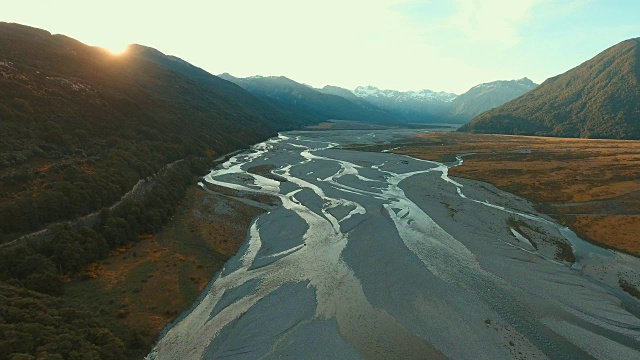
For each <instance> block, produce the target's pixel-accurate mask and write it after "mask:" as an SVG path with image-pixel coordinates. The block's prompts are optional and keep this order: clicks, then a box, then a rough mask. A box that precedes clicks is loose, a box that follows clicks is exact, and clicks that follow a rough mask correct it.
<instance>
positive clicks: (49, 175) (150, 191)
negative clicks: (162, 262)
mask: <svg viewBox="0 0 640 360" xmlns="http://www.w3.org/2000/svg"><path fill="white" fill-rule="evenodd" d="M129 50H130V51H129V52H127V53H124V54H122V55H113V54H111V53H110V52H108V51H106V50H104V49H101V48H96V47H90V46H87V45H84V44H82V43H80V42H78V41H76V40H74V39H71V38H68V37H66V36H62V35H51V34H50V33H48V32H46V31H44V30H39V29H35V28H30V27H27V26H22V25H17V24H7V23H0V297H1V298H2V301H1V302H0V303H2V308H1V309H0V313H2V314H3V315H2V324H3V325H2V326H3V331H2V335H0V354H2V355H0V358H16V359H17V358H24V359H31V358H35V357H34V356H36V355H37V356H38V358H52V359H53V358H56V359H57V358H65V359H73V358H85V359H121V358H123V357H128V358H141V357H142V356H143V355H144V354H146V352H147V351H148V348H149V341H150V339H152V338H153V337H154V336H155V334H140V333H138V332H136V331H132V330H131V329H129V328H127V327H125V326H122V324H120V323H119V322H118V321H116V316H118V317H119V316H121V315H123V314H120V313H117V314H116V313H111V312H109V311H107V310H105V309H100V310H99V311H98V312H96V313H92V312H87V311H85V310H84V308H83V307H82V304H80V305H78V306H76V305H77V304H76V305H74V306H72V307H69V305H68V304H66V302H64V301H62V300H60V298H58V297H59V296H61V295H63V293H64V292H65V288H66V287H65V280H66V281H69V280H72V279H76V278H78V277H79V276H81V275H80V274H84V275H82V276H86V273H85V266H86V265H87V264H88V263H91V262H94V261H96V260H98V259H102V258H105V257H106V256H107V255H108V254H109V252H110V251H113V250H114V249H118V248H120V247H122V246H125V245H126V244H129V243H132V242H136V241H138V240H139V239H141V238H147V237H149V236H150V235H149V234H153V233H156V232H158V231H159V230H161V229H162V228H163V226H164V225H165V224H166V223H167V222H168V221H169V220H170V219H171V218H172V216H173V214H174V211H175V209H176V206H177V204H178V203H179V202H180V201H181V199H183V197H184V194H185V191H186V188H187V187H188V186H190V185H192V184H194V183H195V179H196V177H195V176H196V175H202V174H204V173H205V172H206V171H207V169H208V168H209V167H210V166H212V165H213V159H216V158H218V157H219V156H220V155H222V154H224V153H227V152H230V151H233V150H237V149H240V148H243V147H247V146H249V145H250V144H253V143H256V142H260V141H262V140H265V139H266V138H268V137H271V136H274V135H276V134H277V131H278V130H285V129H291V128H293V127H295V126H297V123H296V122H294V121H292V120H291V119H292V118H291V117H288V116H287V115H286V114H283V113H282V112H280V111H278V110H276V109H275V108H273V107H272V106H270V105H269V104H267V103H265V102H264V101H262V100H260V99H258V98H256V97H255V96H253V95H251V94H249V93H248V92H246V91H245V90H243V89H242V88H240V87H238V86H236V85H234V84H232V83H230V82H227V81H224V80H222V79H219V78H217V77H215V76H213V75H210V74H208V73H206V72H205V71H203V70H201V69H199V68H197V67H195V66H192V65H190V64H188V63H186V62H184V61H182V60H179V59H177V58H175V57H170V56H166V55H164V54H162V53H160V52H158V51H156V50H154V49H150V48H145V47H142V46H133V47H131V48H130V49H129ZM124 315H126V314H124ZM53 329H55V331H54V330H53ZM5 356H6V357H5Z"/></svg>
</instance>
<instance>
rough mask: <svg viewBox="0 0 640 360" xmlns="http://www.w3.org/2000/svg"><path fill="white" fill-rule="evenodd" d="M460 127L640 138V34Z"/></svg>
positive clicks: (498, 130) (520, 132)
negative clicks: (639, 36) (638, 36)
mask: <svg viewBox="0 0 640 360" xmlns="http://www.w3.org/2000/svg"><path fill="white" fill-rule="evenodd" d="M459 131H469V132H478V133H498V134H522V135H540V136H566V137H584V138H615V139H640V38H635V39H630V40H626V41H623V42H621V43H619V44H617V45H615V46H613V47H611V48H609V49H607V50H605V51H603V52H601V53H600V54H598V55H597V56H595V57H594V58H592V59H590V60H588V61H586V62H585V63H583V64H581V65H579V66H577V67H575V68H573V69H571V70H569V71H567V72H565V73H564V74H561V75H558V76H555V77H552V78H549V79H547V80H546V81H545V82H544V83H542V84H541V85H540V86H538V87H537V88H536V89H534V90H532V91H530V92H528V93H526V94H524V95H523V96H521V97H519V98H517V99H515V100H513V101H510V102H508V103H506V104H504V105H502V106H500V107H497V108H495V109H493V110H490V111H487V112H485V113H483V114H481V115H479V116H477V117H476V118H474V119H473V120H472V121H471V122H470V123H469V124H467V125H465V126H463V127H461V128H460V130H459Z"/></svg>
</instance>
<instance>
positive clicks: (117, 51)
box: [105, 44, 129, 55]
mask: <svg viewBox="0 0 640 360" xmlns="http://www.w3.org/2000/svg"><path fill="white" fill-rule="evenodd" d="M128 48H129V45H128V44H127V45H124V46H120V45H116V46H108V47H105V49H107V51H109V52H110V53H111V54H112V55H122V54H124V53H125V52H127V49H128Z"/></svg>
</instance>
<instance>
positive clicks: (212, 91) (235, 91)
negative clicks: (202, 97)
mask: <svg viewBox="0 0 640 360" xmlns="http://www.w3.org/2000/svg"><path fill="white" fill-rule="evenodd" d="M126 54H127V56H132V57H133V56H135V57H139V58H142V59H145V60H148V61H151V62H153V63H155V64H158V65H160V66H162V67H163V68H165V69H167V70H169V71H172V72H176V73H178V74H180V75H185V76H187V77H189V78H191V79H193V80H194V81H197V82H198V84H199V85H201V86H206V87H207V95H208V96H219V97H223V98H226V99H228V100H229V99H233V101H234V102H235V103H236V105H238V106H241V107H242V108H244V109H245V110H247V111H253V112H256V113H257V114H259V115H260V116H261V117H262V118H263V120H264V121H265V122H267V123H268V124H269V125H270V126H272V127H273V128H274V129H278V130H282V129H290V128H293V127H296V126H298V125H299V122H298V121H297V120H295V119H294V118H293V117H291V116H287V115H285V114H284V113H282V112H279V111H274V108H273V106H271V105H269V104H268V103H267V102H265V101H262V100H260V99H258V98H256V97H255V96H253V95H251V94H250V93H249V92H247V91H246V90H244V89H242V88H241V87H240V86H238V85H236V84H234V83H232V82H230V81H227V80H223V79H221V78H219V77H217V76H215V75H212V74H210V73H208V72H207V71H205V70H203V69H201V68H199V67H197V66H194V65H192V64H190V63H188V62H186V61H184V60H182V59H180V58H179V57H176V56H172V55H165V54H163V53H162V52H160V51H158V50H156V49H154V48H150V47H147V46H144V45H139V44H132V45H129V46H128V47H127V52H126Z"/></svg>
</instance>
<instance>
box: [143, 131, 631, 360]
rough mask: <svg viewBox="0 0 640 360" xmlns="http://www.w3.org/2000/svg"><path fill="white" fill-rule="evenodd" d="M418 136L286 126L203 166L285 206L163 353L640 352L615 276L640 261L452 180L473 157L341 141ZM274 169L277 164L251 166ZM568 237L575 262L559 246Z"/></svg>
mask: <svg viewBox="0 0 640 360" xmlns="http://www.w3.org/2000/svg"><path fill="white" fill-rule="evenodd" d="M407 133H408V132H406V131H400V130H394V131H389V130H386V131H348V130H343V131H324V132H290V133H284V134H280V136H278V137H276V138H272V139H270V140H268V141H265V142H263V143H260V144H257V145H255V146H253V147H252V149H251V150H250V151H246V152H243V153H240V154H237V155H235V156H233V157H231V158H230V159H229V160H228V161H226V162H225V163H224V164H222V165H221V166H219V167H218V168H216V169H214V170H213V171H212V172H211V173H210V174H208V175H207V176H206V177H204V179H203V180H204V181H203V183H202V184H201V186H203V187H206V186H208V185H211V186H218V187H225V188H230V189H234V190H238V191H242V192H253V193H258V194H264V195H269V196H272V197H275V198H277V199H278V201H279V205H278V206H275V207H272V208H271V209H270V210H269V211H268V212H267V213H265V214H263V215H261V216H259V217H258V218H257V219H255V220H254V222H253V223H252V225H251V227H250V229H249V230H248V233H247V239H246V240H245V243H244V245H243V246H242V248H241V249H240V250H239V252H238V254H237V255H236V256H234V257H233V258H232V259H231V260H230V261H229V262H228V263H227V264H226V265H225V267H224V269H223V270H222V271H221V272H220V273H219V274H217V275H216V277H215V278H214V279H213V280H212V281H211V283H210V284H209V286H208V287H207V288H206V289H205V291H204V293H203V294H202V295H201V297H200V299H199V300H198V302H197V303H196V304H194V306H193V307H192V309H190V310H189V311H187V312H185V313H184V314H183V315H182V316H181V317H180V318H179V319H178V320H177V321H176V322H175V323H174V324H172V325H171V326H170V327H169V328H167V330H166V331H165V332H164V333H163V335H162V336H161V338H160V339H159V342H158V344H157V345H156V347H155V348H154V350H153V352H152V353H151V354H150V355H149V358H157V359H201V358H206V359H209V358H234V359H257V358H281V357H283V358H300V359H309V358H326V359H337V358H340V359H352V358H353V359H358V358H371V359H392V358H400V359H413V358H415V359H424V358H435V359H438V358H456V359H513V358H522V359H544V358H552V359H565V358H566V359H576V358H580V359H589V358H596V359H632V358H640V353H639V352H638V349H640V319H639V318H638V315H639V314H640V308H639V304H638V301H637V300H636V299H634V298H631V297H630V296H629V295H627V294H626V293H624V292H623V291H621V290H620V289H619V288H618V285H617V281H618V278H617V276H618V274H620V273H624V274H626V276H630V277H633V276H635V277H637V276H639V275H638V274H640V261H639V259H637V258H634V257H631V256H628V255H625V254H621V253H618V252H615V251H612V250H607V249H602V248H599V247H597V246H594V245H592V244H589V243H586V242H584V241H582V240H581V239H579V238H578V237H577V236H576V235H575V234H573V232H571V231H570V230H569V229H566V228H565V227H563V226H561V225H558V224H556V223H555V222H554V221H553V220H552V219H550V218H548V217H546V216H545V215H543V214H539V213H537V212H536V211H535V209H534V207H533V206H532V204H530V203H529V202H527V201H526V200H524V199H522V198H519V197H517V196H515V195H512V194H509V193H505V192H502V191H500V190H498V189H496V188H493V187H491V186H490V185H488V184H485V183H480V182H476V181H472V180H464V179H458V178H451V177H449V176H448V170H449V168H450V167H452V166H457V165H460V164H461V163H462V161H463V158H462V157H459V158H458V161H457V162H454V163H449V164H442V163H437V162H431V161H424V160H418V159H414V158H410V157H406V156H401V155H396V154H392V153H372V152H358V151H350V150H344V149H340V148H339V147H340V146H343V145H349V144H354V143H359V144H366V143H376V144H385V143H386V142H389V141H390V140H391V139H393V138H394V137H396V136H406V135H407ZM262 165H268V167H265V168H269V169H272V170H270V171H271V174H272V175H273V176H269V177H266V176H262V175H260V174H255V173H251V172H249V171H248V169H250V168H253V167H256V166H262ZM514 220H515V221H519V222H521V223H524V224H526V227H527V228H528V229H530V230H529V233H521V232H519V231H516V229H514V228H513V226H510V224H512V223H513V222H514ZM557 241H564V242H566V243H568V244H570V245H571V247H572V249H573V253H574V255H575V262H573V263H568V262H567V261H563V260H562V259H558V258H556V257H555V256H554V254H555V251H556V248H555V245H554V244H556V242H557ZM534 243H535V244H536V246H533V244H534Z"/></svg>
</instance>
